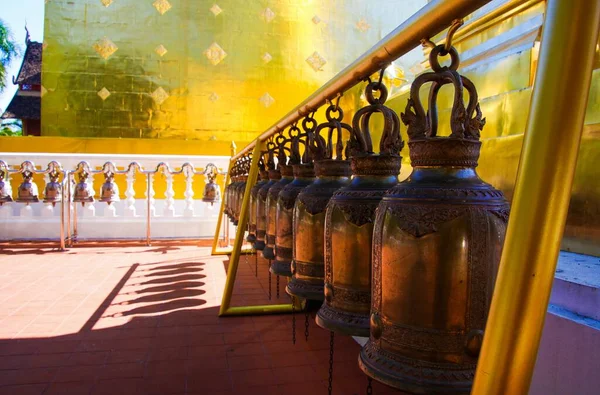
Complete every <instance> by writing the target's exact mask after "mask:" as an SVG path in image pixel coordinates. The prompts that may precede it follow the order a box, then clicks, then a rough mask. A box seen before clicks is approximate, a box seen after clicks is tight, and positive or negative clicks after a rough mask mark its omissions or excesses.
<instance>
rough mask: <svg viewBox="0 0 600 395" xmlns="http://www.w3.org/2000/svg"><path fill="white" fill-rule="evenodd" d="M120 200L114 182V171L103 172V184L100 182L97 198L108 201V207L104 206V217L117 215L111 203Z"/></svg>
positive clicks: (117, 188)
mask: <svg viewBox="0 0 600 395" xmlns="http://www.w3.org/2000/svg"><path fill="white" fill-rule="evenodd" d="M120 200H121V198H120V197H119V187H118V185H117V183H116V182H115V173H114V172H112V171H110V170H109V171H107V172H105V173H104V184H102V188H101V189H100V199H99V201H101V202H104V203H108V207H105V208H104V216H105V217H116V216H117V212H116V208H115V206H114V204H113V203H114V202H118V201H120Z"/></svg>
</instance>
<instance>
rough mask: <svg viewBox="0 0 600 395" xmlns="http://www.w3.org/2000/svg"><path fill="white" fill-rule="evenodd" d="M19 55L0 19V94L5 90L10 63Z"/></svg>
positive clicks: (12, 39)
mask: <svg viewBox="0 0 600 395" xmlns="http://www.w3.org/2000/svg"><path fill="white" fill-rule="evenodd" d="M18 54H19V47H18V45H17V43H16V42H15V40H14V37H13V35H12V33H11V31H10V29H9V28H8V26H7V25H6V23H5V22H4V21H3V20H2V19H0V92H2V91H3V90H4V88H6V70H7V69H8V66H9V64H10V62H12V61H13V59H14V58H15V57H16V56H17V55H18Z"/></svg>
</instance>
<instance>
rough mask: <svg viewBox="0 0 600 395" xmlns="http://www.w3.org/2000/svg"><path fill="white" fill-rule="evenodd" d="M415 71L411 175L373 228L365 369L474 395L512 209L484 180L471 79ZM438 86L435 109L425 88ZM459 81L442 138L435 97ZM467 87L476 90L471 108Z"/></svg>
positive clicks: (408, 387) (417, 385)
mask: <svg viewBox="0 0 600 395" xmlns="http://www.w3.org/2000/svg"><path fill="white" fill-rule="evenodd" d="M443 51H444V46H443V45H439V46H437V47H434V48H433V49H432V51H431V54H430V56H429V63H430V65H431V68H432V69H433V72H429V73H424V74H421V75H420V76H418V77H417V78H416V79H415V81H414V82H413V85H412V87H411V91H410V99H409V100H408V104H407V106H406V110H405V113H404V114H402V121H403V122H404V123H405V124H406V125H407V126H408V131H407V133H408V138H409V143H408V144H409V148H410V159H411V162H412V166H413V171H412V173H411V175H410V176H409V177H408V179H407V180H406V181H404V182H402V183H399V184H398V185H397V186H396V187H394V188H392V189H391V190H389V191H388V192H387V193H386V194H385V195H384V197H383V199H382V201H381V203H380V205H379V207H378V208H377V215H376V219H375V225H374V230H373V278H372V284H373V291H372V300H371V334H370V339H369V341H368V342H367V344H366V345H365V347H364V348H363V349H362V350H361V353H360V357H359V364H360V367H361V368H362V370H363V371H364V372H365V373H366V374H367V375H369V376H371V377H373V378H374V379H376V380H379V381H382V382H384V383H386V384H388V385H390V386H393V387H395V388H399V389H401V390H404V391H409V392H414V393H422V394H425V393H427V394H429V393H444V394H450V393H457V394H458V393H460V394H462V393H464V394H467V393H469V392H470V389H471V385H472V381H473V377H474V374H475V367H476V363H477V357H478V354H479V350H480V347H481V343H482V339H483V331H484V329H485V324H486V319H487V314H488V310H489V306H490V302H491V298H492V292H493V289H494V282H495V279H496V273H497V268H498V263H499V261H500V255H501V251H502V244H503V240H504V233H505V230H506V222H507V219H508V212H509V206H508V203H507V201H506V200H505V199H504V196H503V195H502V193H501V192H500V191H498V190H496V189H494V188H493V187H492V186H491V185H489V184H487V183H485V182H483V181H482V180H481V179H480V178H479V177H478V175H477V172H476V171H475V167H476V166H477V160H478V158H479V152H480V147H481V142H480V141H479V136H480V130H481V129H482V128H483V125H484V124H485V120H484V119H482V117H481V111H480V108H479V103H478V98H477V91H476V90H475V87H474V85H473V83H472V82H471V81H470V80H468V79H467V78H466V77H462V76H461V75H459V74H458V73H457V72H456V69H457V67H458V63H459V58H458V53H457V52H456V49H454V48H453V47H451V49H450V51H448V54H449V55H450V56H451V60H452V62H451V65H450V66H449V67H443V68H442V67H440V65H439V62H438V55H439V54H440V53H445V51H444V52H443ZM429 82H431V87H430V89H431V90H430V93H429V103H428V109H429V110H428V112H427V113H426V112H425V110H424V109H423V105H422V104H421V102H420V98H419V92H420V89H421V87H422V85H423V84H425V83H429ZM445 84H452V85H453V86H454V89H455V92H454V103H453V106H452V111H451V114H450V116H451V118H450V131H451V133H450V136H448V137H441V136H438V135H437V134H438V125H437V124H438V121H437V108H436V100H437V94H438V92H439V89H440V88H441V87H442V86H443V85H445ZM463 89H466V90H467V92H468V94H469V101H468V104H467V106H466V107H465V104H464V102H463Z"/></svg>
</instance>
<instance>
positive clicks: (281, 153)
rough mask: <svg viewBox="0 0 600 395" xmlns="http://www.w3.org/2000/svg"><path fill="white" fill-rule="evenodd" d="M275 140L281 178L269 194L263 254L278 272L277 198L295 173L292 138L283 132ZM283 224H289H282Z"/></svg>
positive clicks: (271, 267)
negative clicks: (276, 242)
mask: <svg viewBox="0 0 600 395" xmlns="http://www.w3.org/2000/svg"><path fill="white" fill-rule="evenodd" d="M275 142H276V143H277V167H278V169H279V173H280V179H279V181H277V182H276V183H275V184H274V185H273V186H272V187H271V188H269V193H268V194H267V235H266V245H265V249H264V250H263V255H264V256H265V258H267V257H268V256H269V257H270V258H268V259H271V260H272V262H271V266H269V270H270V271H271V273H274V274H277V271H276V270H275V271H273V264H275V262H277V251H276V248H275V239H276V235H277V229H278V228H279V226H280V225H279V223H278V222H277V199H278V198H279V192H281V190H282V189H283V188H284V187H285V186H286V185H288V184H289V183H291V182H292V181H293V180H294V173H293V168H292V166H291V165H288V156H289V154H290V147H289V145H290V143H291V140H290V139H288V138H286V137H285V136H283V134H279V135H277V137H276V138H275ZM282 226H287V224H282ZM268 254H270V255H268ZM286 274H287V275H288V276H289V275H290V274H289V265H288V271H287V273H286Z"/></svg>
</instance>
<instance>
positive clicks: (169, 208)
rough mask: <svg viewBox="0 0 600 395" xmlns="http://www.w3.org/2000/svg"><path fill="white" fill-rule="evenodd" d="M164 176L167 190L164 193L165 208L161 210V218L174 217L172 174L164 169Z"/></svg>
mask: <svg viewBox="0 0 600 395" xmlns="http://www.w3.org/2000/svg"><path fill="white" fill-rule="evenodd" d="M164 171H165V175H166V178H167V189H166V191H165V208H164V210H163V216H165V217H174V216H175V199H174V198H173V197H174V196H175V190H174V189H173V174H171V172H170V171H169V170H168V168H165V170H164Z"/></svg>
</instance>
